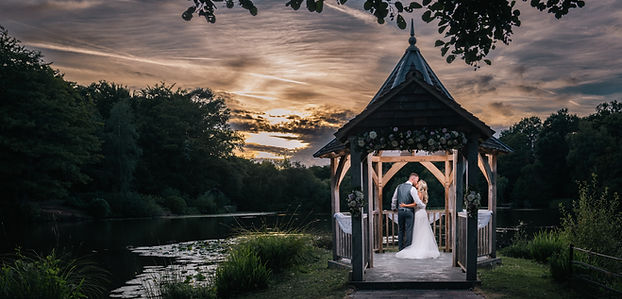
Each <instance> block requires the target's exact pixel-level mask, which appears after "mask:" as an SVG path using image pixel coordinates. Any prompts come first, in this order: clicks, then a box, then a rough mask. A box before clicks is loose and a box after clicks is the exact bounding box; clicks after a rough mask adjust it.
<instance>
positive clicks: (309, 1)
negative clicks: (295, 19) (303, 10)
mask: <svg viewBox="0 0 622 299" xmlns="http://www.w3.org/2000/svg"><path fill="white" fill-rule="evenodd" d="M307 9H308V10H309V11H312V12H313V11H315V0H307Z"/></svg>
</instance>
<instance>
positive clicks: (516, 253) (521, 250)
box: [500, 240, 531, 259]
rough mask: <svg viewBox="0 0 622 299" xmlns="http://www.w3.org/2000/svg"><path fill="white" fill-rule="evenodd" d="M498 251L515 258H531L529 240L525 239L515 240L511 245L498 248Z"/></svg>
mask: <svg viewBox="0 0 622 299" xmlns="http://www.w3.org/2000/svg"><path fill="white" fill-rule="evenodd" d="M500 253H501V254H503V255H506V256H509V257H516V258H524V259H530V258H531V250H530V248H529V242H527V241H526V240H520V241H515V242H513V243H512V245H510V246H508V247H505V248H503V249H501V250H500Z"/></svg>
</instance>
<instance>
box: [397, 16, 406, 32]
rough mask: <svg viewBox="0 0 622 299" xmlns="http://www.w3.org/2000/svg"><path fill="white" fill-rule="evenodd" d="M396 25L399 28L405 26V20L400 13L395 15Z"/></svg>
mask: <svg viewBox="0 0 622 299" xmlns="http://www.w3.org/2000/svg"><path fill="white" fill-rule="evenodd" d="M397 27H399V28H400V29H405V28H406V21H405V20H404V17H402V15H397Z"/></svg>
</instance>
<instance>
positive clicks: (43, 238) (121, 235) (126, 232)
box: [0, 209, 559, 297]
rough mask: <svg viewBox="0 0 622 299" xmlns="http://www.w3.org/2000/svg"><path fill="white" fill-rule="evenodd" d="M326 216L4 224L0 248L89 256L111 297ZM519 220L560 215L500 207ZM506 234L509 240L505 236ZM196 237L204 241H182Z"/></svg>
mask: <svg viewBox="0 0 622 299" xmlns="http://www.w3.org/2000/svg"><path fill="white" fill-rule="evenodd" d="M329 219H330V218H329V215H312V216H304V215H287V214H278V213H237V214H223V215H205V216H179V217H161V218H144V219H110V220H103V221H88V222H69V223H53V222H51V223H37V224H29V225H13V226H10V225H8V224H6V223H5V224H3V227H2V231H1V232H0V234H1V235H0V241H1V242H0V252H2V253H5V254H6V253H11V252H13V249H14V248H15V247H16V246H20V247H21V248H22V249H23V250H36V251H37V252H39V253H47V252H49V251H50V250H52V249H53V248H56V249H57V252H58V253H60V254H72V255H74V256H83V255H89V256H90V258H92V259H93V260H94V261H96V262H97V263H98V264H100V265H102V266H103V267H105V268H106V269H107V270H108V271H110V272H111V273H112V279H111V283H110V286H109V290H111V291H112V290H117V291H116V292H115V294H116V295H119V294H121V295H123V294H126V295H127V297H131V296H132V294H134V291H135V289H132V288H128V289H127V291H126V290H125V289H122V290H121V291H119V288H121V287H124V286H125V287H128V282H130V283H129V284H130V285H134V286H135V285H136V283H139V282H137V276H138V277H139V278H140V277H144V276H145V275H148V274H149V273H150V271H154V268H153V267H154V266H167V265H169V266H170V265H172V264H175V263H176V262H175V261H176V259H179V258H182V259H183V258H185V259H186V261H187V262H188V263H187V264H189V265H190V266H192V267H194V266H196V263H195V262H196V260H197V259H199V258H200V257H201V256H200V255H204V254H205V253H206V251H205V250H208V251H209V250H212V249H211V248H217V246H218V244H219V243H218V242H223V241H224V239H226V238H227V237H230V236H232V235H233V234H235V232H236V231H237V230H239V228H240V227H246V228H251V227H260V226H263V225H267V226H273V225H274V224H277V223H278V224H280V225H281V226H283V225H287V224H288V223H289V224H290V226H293V227H300V226H301V225H303V224H304V225H308V226H309V227H310V228H311V229H312V230H313V231H317V232H324V233H328V232H330V225H329ZM520 221H523V222H526V223H527V224H528V225H529V226H528V227H529V228H531V230H532V231H536V230H537V229H539V228H541V227H547V226H554V225H558V224H559V213H558V212H556V211H551V210H533V209H524V210H511V209H499V211H498V217H497V223H498V227H513V226H516V225H517V224H518V223H519V222H520ZM503 238H504V236H500V238H499V241H500V243H504V241H503ZM505 238H506V239H508V237H507V236H505ZM198 240H201V241H202V240H208V241H202V242H191V243H183V242H189V241H198ZM210 240H211V241H210ZM178 243H182V244H178ZM170 244H174V245H170ZM184 244H185V245H184ZM163 245H166V246H163ZM170 246H178V247H179V246H185V247H193V250H195V251H193V253H192V252H190V253H189V252H185V253H184V255H183V256H181V257H180V256H178V255H175V254H171V252H172V250H171V247H170ZM200 250H203V251H200ZM212 251H215V249H213V250H212ZM192 254H194V255H192ZM213 258H214V259H218V258H219V256H218V255H214V256H213ZM193 263H194V264H193ZM201 266H202V267H209V266H210V265H209V264H208V265H205V264H203V265H201ZM141 275H142V276H141ZM124 292H125V293H124Z"/></svg>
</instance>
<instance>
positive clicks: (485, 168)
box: [477, 154, 492, 184]
mask: <svg viewBox="0 0 622 299" xmlns="http://www.w3.org/2000/svg"><path fill="white" fill-rule="evenodd" d="M477 165H478V166H479V169H480V170H481V171H482V173H483V174H484V177H485V178H486V182H488V184H490V179H491V177H492V171H491V170H490V164H488V159H484V157H482V154H477Z"/></svg>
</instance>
